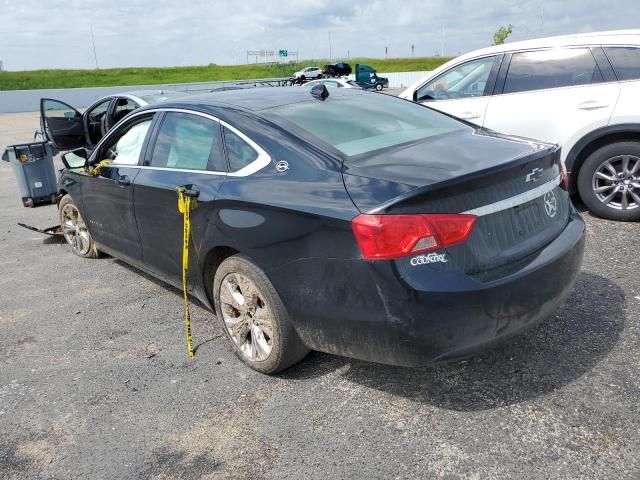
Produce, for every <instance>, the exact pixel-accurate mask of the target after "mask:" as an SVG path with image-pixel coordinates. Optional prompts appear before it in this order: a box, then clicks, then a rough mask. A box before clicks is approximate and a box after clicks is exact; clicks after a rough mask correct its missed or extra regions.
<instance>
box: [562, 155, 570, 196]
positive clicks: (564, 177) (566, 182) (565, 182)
mask: <svg viewBox="0 0 640 480" xmlns="http://www.w3.org/2000/svg"><path fill="white" fill-rule="evenodd" d="M560 187H561V188H562V189H564V190H569V174H568V173H567V166H566V165H565V164H564V161H563V160H560Z"/></svg>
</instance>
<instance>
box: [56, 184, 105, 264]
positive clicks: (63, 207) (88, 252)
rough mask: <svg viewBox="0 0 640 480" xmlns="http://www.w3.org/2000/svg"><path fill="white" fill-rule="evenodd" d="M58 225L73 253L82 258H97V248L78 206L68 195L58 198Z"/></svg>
mask: <svg viewBox="0 0 640 480" xmlns="http://www.w3.org/2000/svg"><path fill="white" fill-rule="evenodd" d="M59 214H60V227H61V228H62V234H63V235H64V239H65V240H66V241H67V243H68V244H69V246H70V247H71V250H73V253H75V254H76V255H78V256H80V257H84V258H97V257H98V249H97V247H96V245H95V243H93V239H92V238H91V234H90V233H89V230H88V229H87V225H86V224H85V223H84V220H83V218H82V215H80V211H79V210H78V207H77V206H76V205H75V204H74V203H73V200H72V199H71V197H70V196H69V195H65V196H64V197H62V200H60V207H59Z"/></svg>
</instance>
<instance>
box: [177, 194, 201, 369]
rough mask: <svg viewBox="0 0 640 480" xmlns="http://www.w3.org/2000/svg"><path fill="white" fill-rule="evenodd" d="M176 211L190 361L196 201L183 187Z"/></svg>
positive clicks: (193, 355) (191, 351)
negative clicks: (190, 289) (180, 223)
mask: <svg viewBox="0 0 640 480" xmlns="http://www.w3.org/2000/svg"><path fill="white" fill-rule="evenodd" d="M177 192H178V211H179V212H180V213H182V216H183V218H184V227H183V229H182V291H183V294H184V326H185V328H186V330H187V352H188V353H189V358H191V359H192V360H193V359H194V358H196V355H195V353H194V352H193V338H192V337H191V314H190V312H189V293H188V291H187V287H188V284H189V239H190V238H191V210H193V209H194V208H196V207H197V206H198V201H197V200H196V199H195V198H193V197H191V196H189V195H187V194H186V193H185V192H186V189H185V188H184V187H178V189H177Z"/></svg>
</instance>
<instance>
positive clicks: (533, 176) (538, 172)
mask: <svg viewBox="0 0 640 480" xmlns="http://www.w3.org/2000/svg"><path fill="white" fill-rule="evenodd" d="M541 176H542V168H534V169H533V170H531V171H530V172H529V173H527V176H526V177H524V181H525V182H527V183H529V182H534V183H535V182H537V181H538V180H540V177H541Z"/></svg>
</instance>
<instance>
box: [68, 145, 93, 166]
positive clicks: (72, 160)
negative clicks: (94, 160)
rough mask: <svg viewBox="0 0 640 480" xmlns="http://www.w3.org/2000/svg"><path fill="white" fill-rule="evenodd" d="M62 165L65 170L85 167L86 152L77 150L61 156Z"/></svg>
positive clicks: (81, 149)
mask: <svg viewBox="0 0 640 480" xmlns="http://www.w3.org/2000/svg"><path fill="white" fill-rule="evenodd" d="M62 163H63V164H64V166H65V167H66V168H83V167H86V166H87V151H86V150H85V149H84V148H78V149H77V150H73V151H71V152H68V153H65V154H64V155H62Z"/></svg>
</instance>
